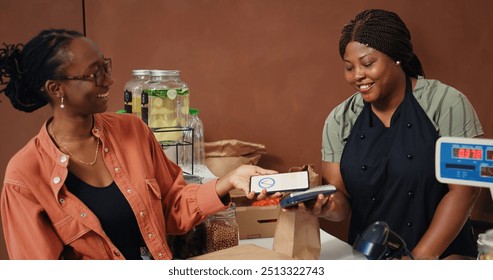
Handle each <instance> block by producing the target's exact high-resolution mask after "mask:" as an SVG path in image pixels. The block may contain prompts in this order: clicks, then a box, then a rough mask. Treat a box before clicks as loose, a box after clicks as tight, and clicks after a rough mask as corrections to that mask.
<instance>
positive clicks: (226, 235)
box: [205, 203, 240, 253]
mask: <svg viewBox="0 0 493 280" xmlns="http://www.w3.org/2000/svg"><path fill="white" fill-rule="evenodd" d="M205 230H206V235H207V242H206V253H211V252H215V251H218V250H222V249H227V248H230V247H234V246H238V244H239V243H240V228H239V226H238V223H237V222H236V205H235V204H234V203H231V205H230V207H229V208H228V209H226V210H224V211H221V212H218V213H216V214H214V215H211V216H209V217H208V218H207V219H206V220H205Z"/></svg>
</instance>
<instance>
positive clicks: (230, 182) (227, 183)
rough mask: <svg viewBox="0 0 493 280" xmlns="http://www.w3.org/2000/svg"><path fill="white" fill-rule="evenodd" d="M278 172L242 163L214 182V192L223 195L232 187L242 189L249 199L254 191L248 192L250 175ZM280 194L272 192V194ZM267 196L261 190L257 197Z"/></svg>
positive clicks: (253, 195) (252, 196)
mask: <svg viewBox="0 0 493 280" xmlns="http://www.w3.org/2000/svg"><path fill="white" fill-rule="evenodd" d="M276 173H278V172H277V171H275V170H269V169H264V168H261V167H258V166H255V165H242V166H240V167H238V168H236V169H235V170H233V171H231V172H229V173H228V174H226V175H225V176H224V177H222V178H220V179H219V180H218V182H217V184H216V192H217V195H218V196H219V197H223V196H224V195H226V194H227V193H228V192H229V191H231V190H233V189H238V190H242V191H244V192H245V195H246V196H247V197H248V198H249V199H253V198H254V197H255V193H254V192H250V177H251V176H254V175H270V174H276ZM276 195H277V196H280V194H274V196H276ZM266 196H267V192H266V190H263V192H262V193H260V194H259V195H258V197H257V199H263V198H265V197H266Z"/></svg>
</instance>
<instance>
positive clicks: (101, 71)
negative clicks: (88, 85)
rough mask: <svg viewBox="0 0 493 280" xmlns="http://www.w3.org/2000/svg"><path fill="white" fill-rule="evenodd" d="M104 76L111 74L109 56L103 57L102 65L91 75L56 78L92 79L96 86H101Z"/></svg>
mask: <svg viewBox="0 0 493 280" xmlns="http://www.w3.org/2000/svg"><path fill="white" fill-rule="evenodd" d="M106 76H108V77H110V76H111V58H105V59H104V63H103V65H102V66H100V67H98V70H97V71H96V73H94V74H91V75H81V76H62V77H59V78H57V80H82V81H90V80H93V81H94V82H95V83H96V86H98V87H99V86H102V85H103V84H104V81H105V80H106Z"/></svg>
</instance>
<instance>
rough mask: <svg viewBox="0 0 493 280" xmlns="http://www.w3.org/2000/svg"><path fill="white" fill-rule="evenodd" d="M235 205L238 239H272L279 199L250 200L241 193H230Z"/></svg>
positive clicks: (278, 209) (277, 214) (277, 215)
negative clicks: (238, 231) (238, 229)
mask: <svg viewBox="0 0 493 280" xmlns="http://www.w3.org/2000/svg"><path fill="white" fill-rule="evenodd" d="M230 195H231V200H232V202H234V203H235V204H236V221H237V223H238V225H239V227H240V239H250V238H266V237H274V232H275V230H276V222H277V218H278V217H279V211H280V206H279V200H280V199H279V198H267V199H263V200H250V199H248V198H246V197H245V195H244V194H243V193H236V192H234V191H232V192H231V193H230Z"/></svg>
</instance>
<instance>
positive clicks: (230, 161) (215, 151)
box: [204, 139, 266, 177]
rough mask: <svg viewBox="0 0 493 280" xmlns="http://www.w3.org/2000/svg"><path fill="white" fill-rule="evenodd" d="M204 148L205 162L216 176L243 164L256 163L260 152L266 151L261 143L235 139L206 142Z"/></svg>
mask: <svg viewBox="0 0 493 280" xmlns="http://www.w3.org/2000/svg"><path fill="white" fill-rule="evenodd" d="M204 148H205V164H206V166H207V168H208V169H209V170H210V171H211V172H212V173H213V174H214V175H216V176H218V177H222V176H224V175H226V174H227V173H228V172H230V171H232V170H234V169H235V168H237V167H239V166H241V165H244V164H251V165H256V164H257V163H258V161H259V160H260V158H261V157H262V154H265V153H266V149H265V145H263V144H256V143H250V142H245V141H240V140H236V139H231V140H220V141H215V142H206V143H204Z"/></svg>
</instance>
